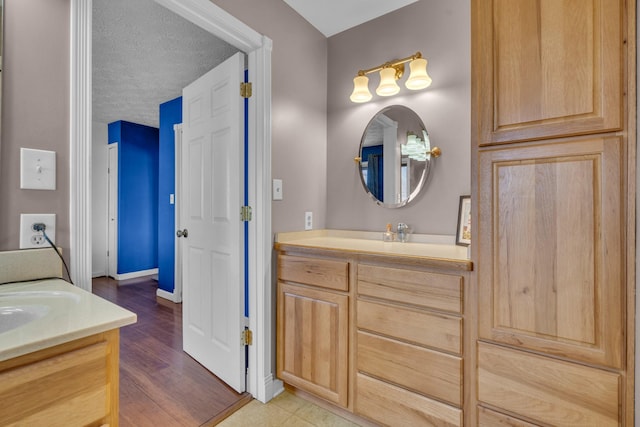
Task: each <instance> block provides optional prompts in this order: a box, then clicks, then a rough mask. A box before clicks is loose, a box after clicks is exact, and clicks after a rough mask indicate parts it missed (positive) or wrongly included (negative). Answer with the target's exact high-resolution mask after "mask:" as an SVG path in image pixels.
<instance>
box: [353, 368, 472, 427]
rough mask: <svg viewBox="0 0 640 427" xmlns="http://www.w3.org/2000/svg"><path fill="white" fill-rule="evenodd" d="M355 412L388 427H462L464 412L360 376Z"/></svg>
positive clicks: (357, 385) (358, 377)
mask: <svg viewBox="0 0 640 427" xmlns="http://www.w3.org/2000/svg"><path fill="white" fill-rule="evenodd" d="M356 381H357V384H356V390H357V392H356V398H355V412H356V413H357V414H359V415H362V416H363V417H366V418H369V419H372V420H374V421H376V422H378V423H380V424H382V425H388V426H398V425H402V426H433V427H454V426H457V427H461V426H462V423H463V421H462V410H460V409H458V408H454V407H453V406H449V405H446V404H444V403H442V402H438V401H437V400H432V399H429V398H427V397H424V396H420V395H417V394H415V393H412V392H410V391H407V390H405V389H403V388H400V387H396V386H394V385H391V384H388V383H385V382H382V381H378V380H376V379H375V378H370V377H368V376H366V375H363V374H358V376H357V380H356Z"/></svg>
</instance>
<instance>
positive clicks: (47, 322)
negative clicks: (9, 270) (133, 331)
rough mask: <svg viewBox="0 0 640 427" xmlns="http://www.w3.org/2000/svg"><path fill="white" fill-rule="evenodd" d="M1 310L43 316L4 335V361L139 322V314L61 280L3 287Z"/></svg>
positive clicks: (0, 355) (0, 339)
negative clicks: (34, 313) (26, 310)
mask: <svg viewBox="0 0 640 427" xmlns="http://www.w3.org/2000/svg"><path fill="white" fill-rule="evenodd" d="M0 309H5V310H7V311H10V310H11V309H14V310H15V309H29V310H32V311H35V312H38V313H39V316H41V317H39V318H37V319H35V320H31V321H30V322H28V323H26V324H24V325H22V326H19V327H16V328H14V329H10V330H7V331H5V332H0V361H3V360H7V359H11V358H14V357H17V356H22V355H24V354H28V353H31V352H34V351H38V350H42V349H44V348H48V347H52V346H55V345H58V344H62V343H65V342H69V341H73V340H76V339H79V338H84V337H87V336H90V335H94V334H97V333H100V332H105V331H108V330H111V329H115V328H120V327H122V326H125V325H129V324H132V323H135V322H136V320H137V316H136V314H135V313H132V312H130V311H129V310H125V309H124V308H122V307H119V306H117V305H115V304H113V303H111V302H109V301H107V300H104V299H102V298H100V297H98V296H96V295H93V294H91V293H90V292H87V291H85V290H83V289H80V288H77V287H75V286H73V285H71V284H70V283H67V282H65V281H63V280H60V279H45V280H37V281H30V282H20V283H8V284H4V285H0ZM1 314H2V313H1V312H0V322H2V316H1ZM5 321H6V320H5ZM0 327H2V324H1V323H0ZM0 331H1V329H0Z"/></svg>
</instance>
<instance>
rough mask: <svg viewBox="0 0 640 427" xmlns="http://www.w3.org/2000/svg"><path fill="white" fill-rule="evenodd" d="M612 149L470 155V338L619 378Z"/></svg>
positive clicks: (618, 248)
mask: <svg viewBox="0 0 640 427" xmlns="http://www.w3.org/2000/svg"><path fill="white" fill-rule="evenodd" d="M621 149H622V141H621V140H620V139H619V138H617V137H609V138H591V139H584V140H580V141H573V142H565V143H556V144H541V145H534V146H524V147H518V148H516V147H505V148H503V149H495V150H487V151H484V152H481V153H480V154H479V159H480V168H479V170H480V171H481V173H480V175H479V193H480V194H479V198H480V200H479V206H480V211H479V218H480V223H479V227H478V228H479V236H478V237H479V247H478V248H479V249H478V260H479V272H478V274H479V276H478V278H479V292H480V295H479V298H480V310H479V321H480V325H479V335H480V338H484V339H488V340H493V341H497V342H501V343H506V344H510V345H514V346H518V347H524V348H529V349H532V350H536V351H541V352H544V353H548V354H555V355H558V356H561V357H568V358H571V359H574V360H582V361H585V362H590V363H596V364H600V365H605V366H610V367H614V368H622V367H623V361H624V342H625V341H624V324H625V323H624V316H625V314H624V313H625V305H624V301H625V291H624V281H623V279H624V277H623V276H624V275H623V271H624V269H623V266H624V257H623V235H622V224H623V212H624V209H623V203H624V202H623V197H622V177H621V171H622V170H624V168H623V167H622V165H621Z"/></svg>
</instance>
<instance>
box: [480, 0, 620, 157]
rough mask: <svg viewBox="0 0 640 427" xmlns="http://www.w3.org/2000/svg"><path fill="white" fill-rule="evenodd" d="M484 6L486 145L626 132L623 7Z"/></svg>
mask: <svg viewBox="0 0 640 427" xmlns="http://www.w3.org/2000/svg"><path fill="white" fill-rule="evenodd" d="M481 4H482V6H481V7H479V8H478V9H477V13H479V14H481V15H480V16H479V17H478V19H479V20H480V22H482V25H479V26H478V28H477V29H476V30H475V31H474V37H477V40H476V42H475V44H476V45H477V48H475V49H474V62H475V63H476V64H478V61H480V63H481V67H478V68H477V69H480V68H481V70H482V72H481V73H479V74H478V73H476V74H474V79H476V80H477V83H478V85H477V87H478V89H479V90H480V91H481V92H482V94H481V95H480V96H479V97H478V100H477V102H478V103H479V104H478V105H477V106H476V107H477V111H478V114H479V117H478V118H479V121H478V122H477V123H478V124H479V126H481V132H480V141H479V143H480V145H481V146H482V145H489V144H495V143H506V142H513V141H524V140H534V139H541V138H548V137H553V136H560V135H579V134H589V133H600V132H603V131H610V130H619V129H621V128H622V126H623V113H624V109H623V102H622V97H623V93H622V90H621V88H622V79H623V68H622V64H623V50H622V49H621V48H620V46H621V45H622V43H623V30H624V28H625V26H624V24H623V21H622V16H623V15H622V1H620V0H517V1H514V0H482V2H481Z"/></svg>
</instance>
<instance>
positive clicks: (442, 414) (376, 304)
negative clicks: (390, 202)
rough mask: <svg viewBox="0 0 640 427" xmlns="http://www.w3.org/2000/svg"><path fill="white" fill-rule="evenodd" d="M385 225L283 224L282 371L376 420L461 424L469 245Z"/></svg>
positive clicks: (468, 339)
mask: <svg viewBox="0 0 640 427" xmlns="http://www.w3.org/2000/svg"><path fill="white" fill-rule="evenodd" d="M380 235H381V233H361V232H353V233H352V232H344V231H331V230H321V231H314V232H303V233H282V234H280V235H278V239H277V240H278V241H277V242H276V245H275V247H276V250H277V262H278V267H277V278H278V291H277V295H278V297H277V298H278V299H277V375H278V377H279V378H280V379H282V380H283V381H284V382H285V383H286V384H287V386H288V387H290V388H291V389H292V390H294V391H299V390H301V391H303V392H305V393H308V394H310V395H312V396H317V397H319V398H321V399H324V400H325V401H328V402H331V403H332V404H333V405H334V407H335V408H340V409H337V410H338V411H341V410H342V411H343V412H344V413H347V414H348V413H352V414H355V415H356V416H358V417H362V418H364V419H367V420H370V421H373V422H375V423H380V424H387V425H388V424H394V423H397V422H398V420H402V422H403V423H404V424H406V425H425V424H426V425H444V426H462V425H463V424H464V414H463V410H462V408H463V405H464V402H465V400H466V397H465V390H469V389H470V387H465V381H466V380H471V379H472V378H473V373H472V372H470V371H469V372H466V371H467V370H468V369H470V367H471V366H473V365H472V364H471V363H463V358H473V357H474V354H473V353H474V352H473V350H472V348H473V347H472V342H473V341H472V340H473V339H474V334H473V331H472V330H471V329H470V328H467V326H468V324H467V323H465V321H464V319H465V317H466V316H468V315H470V314H471V313H473V308H472V307H471V306H470V305H469V301H473V300H474V298H470V294H471V293H472V292H474V291H473V290H472V289H471V288H470V286H469V274H470V271H471V270H472V267H473V266H472V263H471V262H470V261H469V260H468V259H467V248H466V247H461V246H455V245H453V244H444V243H442V242H438V243H427V241H428V240H423V241H422V242H416V240H419V237H418V236H412V242H409V243H401V242H393V243H387V242H383V241H382V240H381V238H380V237H381V236H380Z"/></svg>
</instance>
